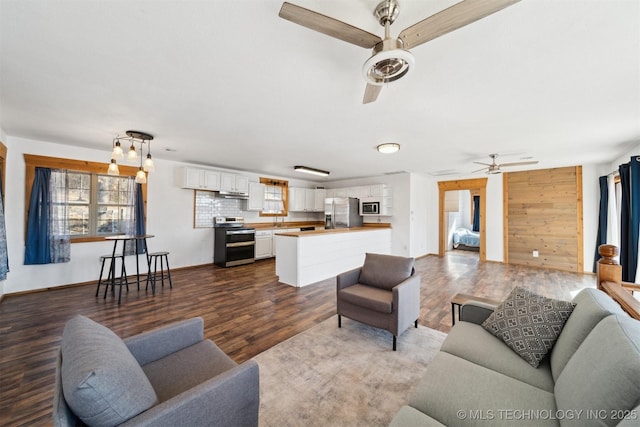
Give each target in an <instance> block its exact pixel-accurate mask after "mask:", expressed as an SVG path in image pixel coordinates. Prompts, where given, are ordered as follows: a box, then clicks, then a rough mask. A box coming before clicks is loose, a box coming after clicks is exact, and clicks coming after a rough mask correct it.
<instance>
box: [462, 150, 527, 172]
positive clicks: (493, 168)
mask: <svg viewBox="0 0 640 427" xmlns="http://www.w3.org/2000/svg"><path fill="white" fill-rule="evenodd" d="M489 157H491V163H490V164H489V163H482V162H473V163H476V164H478V165H484V166H485V167H483V168H481V169H478V170H475V171H473V172H472V173H476V172H480V171H483V170H485V169H486V171H487V173H488V174H496V173H502V171H501V170H500V168H503V167H510V166H524V165H535V164H536V163H538V161H537V160H532V161H529V162H515V163H501V164H497V163H496V158H497V157H498V155H497V154H489Z"/></svg>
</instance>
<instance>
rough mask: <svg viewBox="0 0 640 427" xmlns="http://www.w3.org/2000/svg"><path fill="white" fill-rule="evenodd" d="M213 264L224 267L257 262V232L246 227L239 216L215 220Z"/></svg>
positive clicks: (219, 217)
mask: <svg viewBox="0 0 640 427" xmlns="http://www.w3.org/2000/svg"><path fill="white" fill-rule="evenodd" d="M213 227H214V244H213V262H214V263H215V264H216V265H219V266H222V267H233V266H236V265H242V264H250V263H252V262H254V261H255V246H256V230H255V228H250V227H245V226H244V218H242V217H239V216H231V217H229V216H226V217H225V216H217V217H215V218H214V223H213Z"/></svg>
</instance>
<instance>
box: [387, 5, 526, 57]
mask: <svg viewBox="0 0 640 427" xmlns="http://www.w3.org/2000/svg"><path fill="white" fill-rule="evenodd" d="M518 1H520V0H490V1H487V0H465V1H462V2H460V3H456V4H454V5H453V6H451V7H449V8H447V9H445V10H443V11H441V12H438V13H436V14H435V15H432V16H430V17H428V18H426V19H423V20H422V21H420V22H418V23H416V24H413V25H412V26H410V27H408V28H405V29H404V30H402V32H401V33H400V36H399V38H400V39H402V41H403V42H404V48H405V49H410V48H413V47H416V46H418V45H421V44H422V43H426V42H428V41H429V40H433V39H435V38H437V37H440V36H441V35H444V34H447V33H449V32H451V31H453V30H457V29H458V28H461V27H464V26H465V25H468V24H471V23H472V22H475V21H477V20H479V19H482V18H484V17H485V16H489V15H491V14H492V13H496V12H498V11H499V10H502V9H504V8H505V7H507V6H511V5H512V4H514V3H517V2H518Z"/></svg>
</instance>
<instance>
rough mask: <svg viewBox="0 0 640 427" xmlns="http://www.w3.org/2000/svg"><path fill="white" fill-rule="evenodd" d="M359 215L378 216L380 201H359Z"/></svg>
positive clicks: (370, 199)
mask: <svg viewBox="0 0 640 427" xmlns="http://www.w3.org/2000/svg"><path fill="white" fill-rule="evenodd" d="M360 215H380V200H379V199H374V198H364V199H361V200H360Z"/></svg>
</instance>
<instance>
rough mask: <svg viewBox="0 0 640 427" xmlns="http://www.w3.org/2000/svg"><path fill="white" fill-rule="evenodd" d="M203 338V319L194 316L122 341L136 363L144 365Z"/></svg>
mask: <svg viewBox="0 0 640 427" xmlns="http://www.w3.org/2000/svg"><path fill="white" fill-rule="evenodd" d="M203 339H204V320H203V319H202V318H201V317H194V318H193V319H188V320H183V321H181V322H175V323H171V324H169V325H166V326H162V327H160V328H158V329H154V330H151V331H148V332H143V333H141V334H138V335H133V336H131V337H129V338H125V339H124V340H123V341H124V343H125V345H126V346H127V348H129V351H131V353H132V354H133V357H135V358H136V360H137V361H138V363H139V364H140V365H146V364H147V363H151V362H154V361H156V360H159V359H162V358H163V357H166V356H168V355H169V354H172V353H175V352H176V351H180V350H182V349H183V348H187V347H189V346H192V345H194V344H197V343H199V342H200V341H202V340H203Z"/></svg>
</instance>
